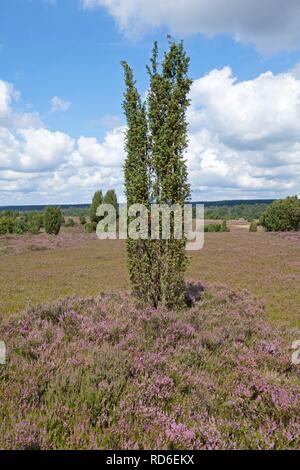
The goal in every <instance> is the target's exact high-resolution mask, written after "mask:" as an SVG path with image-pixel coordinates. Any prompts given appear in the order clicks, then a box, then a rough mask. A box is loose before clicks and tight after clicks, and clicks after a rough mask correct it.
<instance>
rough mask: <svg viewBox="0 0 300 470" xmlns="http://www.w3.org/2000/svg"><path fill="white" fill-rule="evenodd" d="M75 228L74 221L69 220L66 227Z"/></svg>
mask: <svg viewBox="0 0 300 470" xmlns="http://www.w3.org/2000/svg"><path fill="white" fill-rule="evenodd" d="M74 226H75V222H74V219H68V220H67V222H66V227H74Z"/></svg>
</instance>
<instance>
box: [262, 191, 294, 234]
mask: <svg viewBox="0 0 300 470" xmlns="http://www.w3.org/2000/svg"><path fill="white" fill-rule="evenodd" d="M260 224H261V225H262V226H263V227H264V228H265V230H266V231H267V232H278V231H290V230H299V229H300V201H299V199H298V197H297V196H291V197H288V198H286V199H280V200H278V201H274V202H272V204H271V205H270V206H269V207H268V208H267V210H266V211H265V212H264V213H263V215H262V216H261V219H260Z"/></svg>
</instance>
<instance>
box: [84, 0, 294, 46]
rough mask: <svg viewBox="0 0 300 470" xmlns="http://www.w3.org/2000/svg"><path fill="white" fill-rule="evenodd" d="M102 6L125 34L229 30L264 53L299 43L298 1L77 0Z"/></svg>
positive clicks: (90, 4)
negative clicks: (151, 30) (163, 27)
mask: <svg viewBox="0 0 300 470" xmlns="http://www.w3.org/2000/svg"><path fill="white" fill-rule="evenodd" d="M81 4H82V6H83V7H84V8H86V9H96V8H99V7H104V8H106V9H107V11H108V12H109V13H110V15H111V16H112V17H113V18H114V19H115V20H116V22H117V23H118V25H119V26H120V28H121V29H122V30H123V31H124V32H125V33H126V34H129V35H140V34H142V33H143V32H145V31H146V30H147V29H148V30H149V29H151V28H157V27H161V26H165V27H167V28H168V29H169V30H170V31H171V32H172V33H174V34H179V35H189V34H195V33H203V34H205V35H207V36H213V35H216V34H230V35H231V36H233V37H234V38H235V40H236V41H243V42H252V43H254V44H256V46H257V47H258V48H259V49H260V50H261V51H262V52H264V53H270V52H271V53H272V52H276V51H278V50H282V49H288V50H290V49H297V48H299V46H300V30H299V23H300V2H299V0H176V1H174V0H163V1H162V0H81Z"/></svg>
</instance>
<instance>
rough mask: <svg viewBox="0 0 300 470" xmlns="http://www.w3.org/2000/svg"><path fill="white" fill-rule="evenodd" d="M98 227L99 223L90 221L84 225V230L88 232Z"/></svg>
mask: <svg viewBox="0 0 300 470" xmlns="http://www.w3.org/2000/svg"><path fill="white" fill-rule="evenodd" d="M96 228H97V223H96V222H90V223H88V224H86V225H85V226H84V230H85V232H87V233H92V232H95V230H96Z"/></svg>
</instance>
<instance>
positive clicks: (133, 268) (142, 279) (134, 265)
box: [122, 62, 152, 303]
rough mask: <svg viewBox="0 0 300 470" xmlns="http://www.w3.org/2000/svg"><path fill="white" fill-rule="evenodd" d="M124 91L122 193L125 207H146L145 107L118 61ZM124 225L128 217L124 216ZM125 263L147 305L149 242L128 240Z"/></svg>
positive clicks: (129, 73) (129, 74) (127, 70)
mask: <svg viewBox="0 0 300 470" xmlns="http://www.w3.org/2000/svg"><path fill="white" fill-rule="evenodd" d="M122 65H123V68H124V75H125V86H126V91H125V93H124V103H123V108H124V112H125V116H126V119H127V123H128V129H127V132H126V152H127V158H126V161H125V165H124V174H125V194H126V200H127V205H128V207H130V206H132V205H133V204H143V205H145V206H146V207H147V208H150V199H149V193H150V174H149V161H148V130H147V116H146V109H145V104H142V102H141V98H140V95H139V93H138V91H137V89H136V86H135V81H134V78H133V73H132V70H131V68H130V67H129V65H128V64H127V63H126V62H122ZM128 222H129V223H130V222H131V218H130V217H128ZM126 247H127V264H128V269H129V275H130V280H131V284H132V288H133V292H134V294H135V295H136V296H137V297H138V298H140V299H142V300H143V301H146V302H150V303H151V291H152V288H151V258H150V255H151V254H150V248H151V247H150V241H149V240H144V239H142V238H139V239H137V240H133V239H130V238H128V239H127V242H126Z"/></svg>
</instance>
